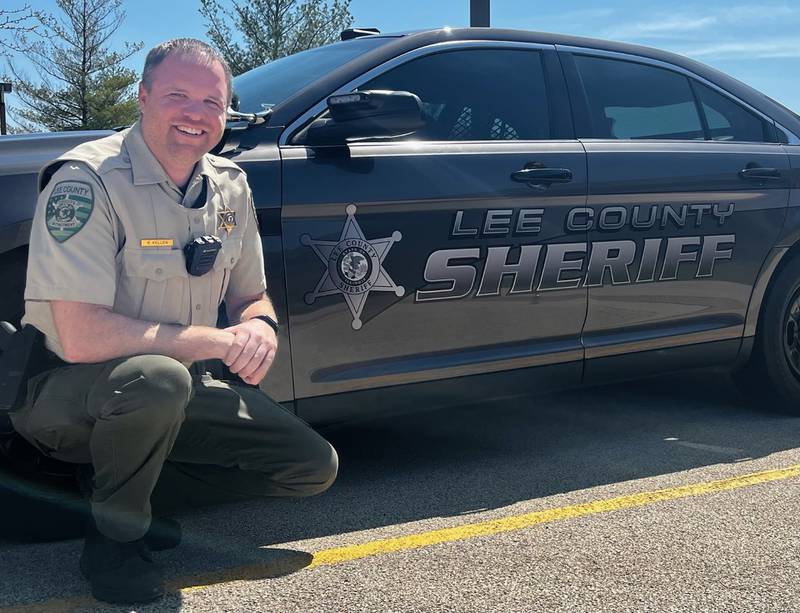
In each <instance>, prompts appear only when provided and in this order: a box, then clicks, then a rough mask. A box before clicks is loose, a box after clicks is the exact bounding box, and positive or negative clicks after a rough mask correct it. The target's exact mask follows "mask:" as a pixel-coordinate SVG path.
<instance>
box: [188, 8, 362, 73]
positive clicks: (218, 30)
mask: <svg viewBox="0 0 800 613" xmlns="http://www.w3.org/2000/svg"><path fill="white" fill-rule="evenodd" d="M227 1H228V2H229V5H228V6H223V5H222V4H221V3H220V0H200V4H201V6H200V14H201V15H202V16H203V17H205V20H206V28H207V30H206V31H207V33H208V36H209V38H210V39H211V42H212V43H213V44H214V46H215V47H217V49H219V51H220V53H222V56H223V57H224V58H225V59H226V60H227V61H228V64H230V66H231V71H232V72H233V74H234V75H238V74H241V73H243V72H246V71H248V70H250V69H251V68H255V67H257V66H261V65H262V64H266V63H267V62H271V61H272V60H277V59H278V58H282V57H284V56H286V55H291V54H292V53H297V52H298V51H303V50H305V49H311V48H313V47H319V46H320V45H325V44H327V43H331V42H334V41H336V40H338V39H339V34H340V33H341V31H342V30H344V29H346V28H348V27H350V24H352V23H353V16H352V15H351V14H350V0H332V1H331V0H249V1H247V0H227ZM228 24H233V27H234V28H235V30H236V36H234V33H233V32H232V31H231V27H230V26H229V25H228ZM237 39H240V40H242V39H243V40H242V43H241V44H240V43H239V42H237Z"/></svg>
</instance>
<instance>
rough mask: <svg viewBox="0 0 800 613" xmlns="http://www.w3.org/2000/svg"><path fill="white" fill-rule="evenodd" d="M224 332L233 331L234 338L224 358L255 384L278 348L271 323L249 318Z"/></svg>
mask: <svg viewBox="0 0 800 613" xmlns="http://www.w3.org/2000/svg"><path fill="white" fill-rule="evenodd" d="M225 332H232V333H233V334H234V335H235V339H234V341H233V344H232V345H231V347H230V349H228V353H227V355H226V356H225V358H224V360H223V361H224V362H225V364H226V365H227V366H228V368H229V369H230V371H231V372H232V373H236V374H238V375H239V376H240V377H241V378H242V380H243V381H244V382H245V383H248V384H250V385H258V384H259V383H260V382H261V380H262V379H263V378H264V377H265V376H266V375H267V371H268V370H269V368H270V366H272V361H273V360H274V359H275V354H276V352H277V351H278V338H277V336H275V331H274V330H273V329H272V326H270V325H269V324H268V323H267V322H265V321H262V320H260V319H249V320H247V321H245V322H243V323H240V324H237V325H235V326H230V327H228V328H225Z"/></svg>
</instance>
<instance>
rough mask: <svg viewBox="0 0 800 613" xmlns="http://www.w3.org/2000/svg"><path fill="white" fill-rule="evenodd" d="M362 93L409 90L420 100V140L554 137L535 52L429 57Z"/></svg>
mask: <svg viewBox="0 0 800 613" xmlns="http://www.w3.org/2000/svg"><path fill="white" fill-rule="evenodd" d="M358 89H360V90H368V89H388V90H395V91H408V92H412V93H414V94H416V95H417V96H419V98H420V100H421V101H422V107H423V113H424V115H425V121H426V125H425V127H424V128H422V129H420V130H418V131H417V132H416V133H414V134H413V136H412V138H414V139H417V140H429V141H430V140H444V141H462V140H520V139H522V140H537V139H546V138H550V113H549V110H548V103H547V91H546V87H545V79H544V69H543V67H542V59H541V54H540V53H538V52H537V51H525V50H513V49H465V50H458V51H448V52H442V53H436V54H432V55H427V56H424V57H420V58H417V59H414V60H411V61H409V62H407V63H405V64H403V65H401V66H398V67H397V68H393V69H391V70H389V71H387V72H385V73H384V74H382V75H380V76H379V77H377V78H375V79H373V80H371V81H369V82H367V83H365V84H364V85H362V86H361V87H359V88H358Z"/></svg>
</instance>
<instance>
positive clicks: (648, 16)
mask: <svg viewBox="0 0 800 613" xmlns="http://www.w3.org/2000/svg"><path fill="white" fill-rule="evenodd" d="M223 1H224V0H223ZM0 4H2V6H3V8H16V7H19V6H22V5H24V4H26V2H25V1H24V0H0ZM27 4H30V5H31V6H34V7H35V8H41V9H46V10H53V8H54V6H55V2H54V0H28V1H27ZM199 4H200V3H199V0H135V1H134V0H123V6H124V8H125V10H126V12H127V18H126V20H125V23H124V24H123V26H122V28H120V30H119V31H118V33H117V37H116V40H117V41H125V40H129V41H134V40H137V41H139V40H140V41H143V42H144V45H145V49H148V48H149V47H152V46H153V45H155V44H157V43H158V42H161V41H163V40H166V39H168V38H173V37H177V36H193V37H197V38H201V39H205V38H206V35H205V26H204V24H203V19H202V17H201V16H200V14H199V12H198V7H199ZM350 12H351V13H352V14H353V16H354V18H355V21H354V25H357V26H364V27H378V28H380V29H381V30H382V31H384V32H391V31H398V30H409V29H422V28H428V27H438V26H444V25H450V26H466V25H469V0H394V1H392V2H388V1H385V0H351V4H350ZM491 20H492V25H493V26H498V27H511V28H521V29H528V30H539V31H545V32H560V33H564V34H577V35H581V36H593V37H597V38H608V39H612V40H620V41H625V42H633V43H638V44H644V45H649V46H653V47H658V48H661V49H667V50H669V51H675V52H677V53H681V54H684V55H688V56H690V57H692V58H694V59H696V60H699V61H701V62H704V63H706V64H710V65H711V66H714V67H715V68H719V69H720V70H722V71H724V72H727V73H728V74H730V75H732V76H734V77H736V78H738V79H740V80H742V81H744V82H745V83H748V84H749V85H752V86H753V87H755V88H757V89H760V90H761V91H763V92H764V93H766V94H767V95H769V96H771V97H773V98H775V99H776V100H778V101H780V102H782V103H783V104H785V105H786V106H788V107H790V108H792V109H793V110H795V111H796V112H800V2H797V0H794V1H792V2H790V1H787V0H775V1H773V0H762V1H761V2H759V3H753V2H743V1H739V0H706V1H704V2H685V1H683V2H682V1H680V0H677V1H675V2H647V3H645V2H641V1H633V0H606V1H605V2H604V3H602V6H601V5H600V3H596V2H586V1H583V2H580V1H577V0H561V1H560V2H558V3H555V2H544V1H537V0H492V1H491ZM144 53H145V52H144V51H142V52H140V53H138V54H137V55H135V56H133V57H132V58H131V59H130V60H129V62H128V64H130V65H131V66H132V67H134V68H136V69H137V70H139V69H140V68H141V65H142V63H143V61H144Z"/></svg>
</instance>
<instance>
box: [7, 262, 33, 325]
mask: <svg viewBox="0 0 800 613" xmlns="http://www.w3.org/2000/svg"><path fill="white" fill-rule="evenodd" d="M27 265H28V250H27V249H24V248H23V249H15V250H13V251H10V252H9V253H4V254H2V255H0V279H2V280H3V288H2V291H0V321H7V322H9V323H11V324H12V325H13V326H14V327H15V328H19V326H20V323H19V322H20V320H21V319H22V314H23V312H24V309H25V302H24V299H23V296H24V294H25V269H26V267H27Z"/></svg>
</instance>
